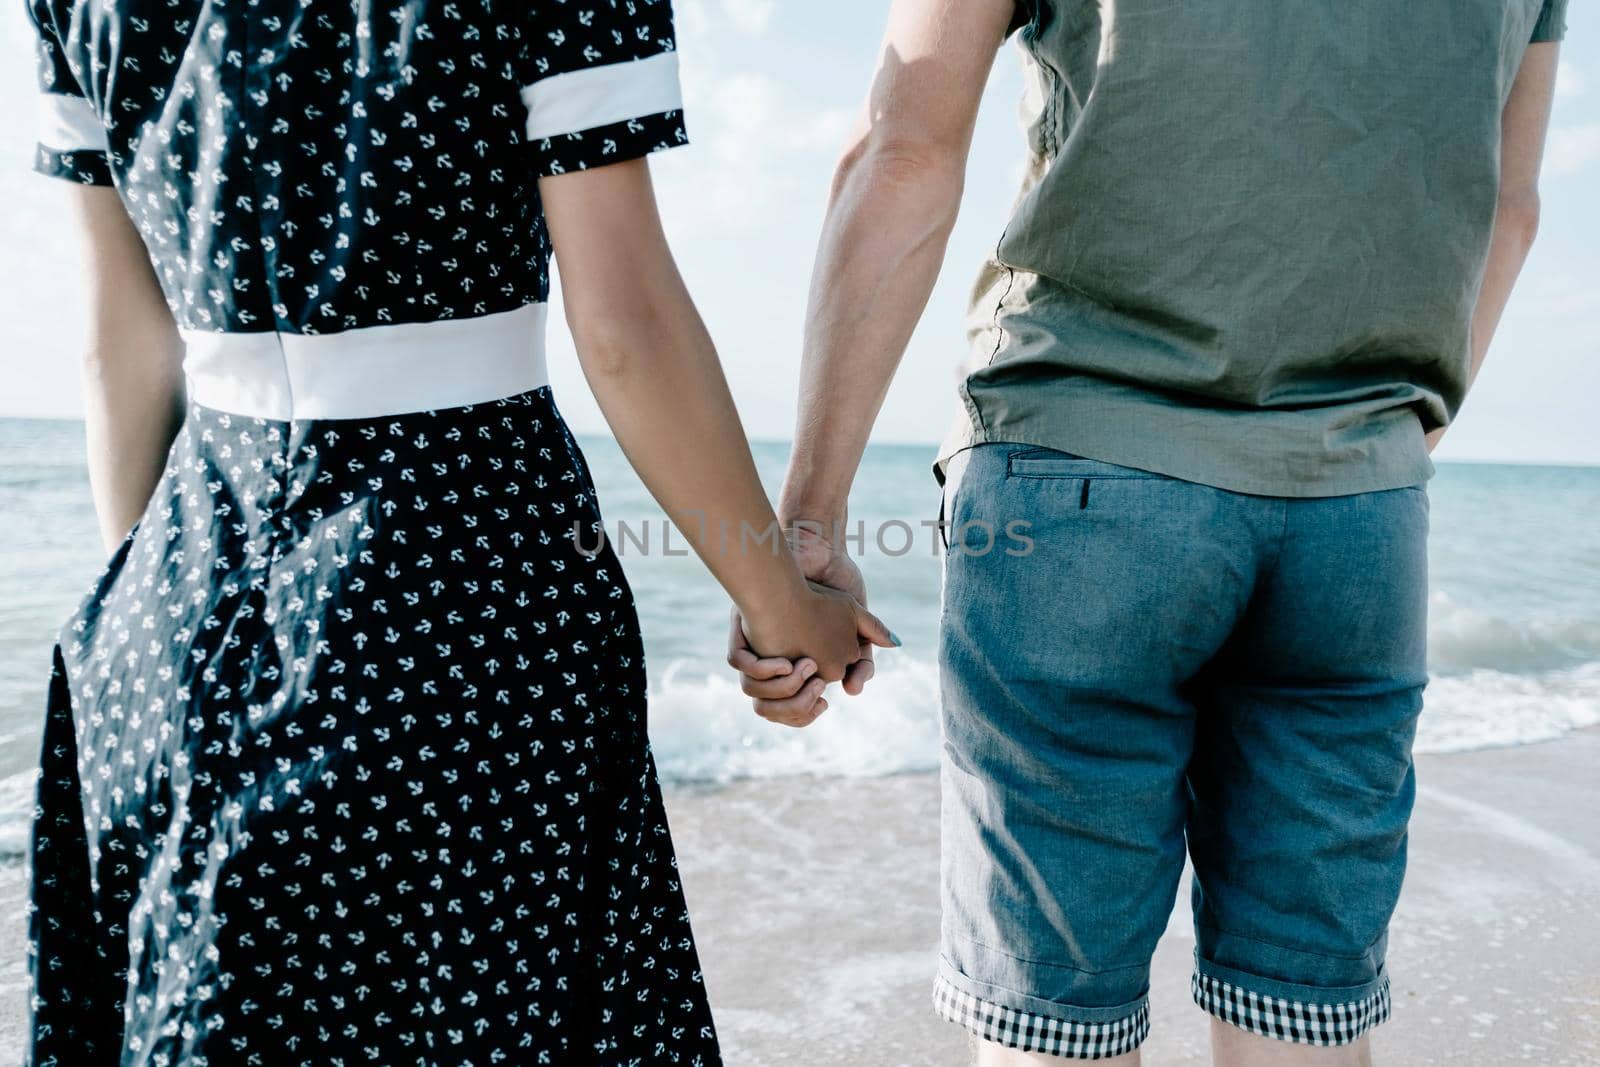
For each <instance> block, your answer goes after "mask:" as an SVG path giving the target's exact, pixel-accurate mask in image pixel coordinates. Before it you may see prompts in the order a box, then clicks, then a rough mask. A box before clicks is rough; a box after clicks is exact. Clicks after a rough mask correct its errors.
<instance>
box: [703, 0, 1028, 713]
mask: <svg viewBox="0 0 1600 1067" xmlns="http://www.w3.org/2000/svg"><path fill="white" fill-rule="evenodd" d="M1015 15H1016V4H1015V2H1014V0H895V3H894V5H893V7H892V8H891V10H890V12H889V28H888V31H887V33H886V35H885V39H884V44H883V50H882V53H881V56H880V58H879V62H878V69H877V71H876V73H875V74H874V76H873V82H872V88H871V91H870V93H869V95H868V98H867V103H866V107H865V108H864V109H863V111H862V114H861V116H860V118H859V119H858V120H857V123H856V126H855V129H854V130H853V131H852V134H851V138H850V141H849V143H848V145H847V146H846V148H845V151H844V155H843V158H842V159H841V160H840V161H839V165H838V168H837V170H836V172H835V174H834V180H833V189H832V195H831V197H830V199H829V203H828V212H827V217H826V219H825V220H824V222H823V228H822V238H821V242H820V244H819V246H818V249H817V261H816V266H815V268H814V269H813V272H812V281H811V299H810V304H809V307H808V310H807V316H806V330H805V341H804V350H803V356H802V362H801V370H800V410H799V417H798V420H797V425H796V428H795V441H794V451H793V453H792V455H791V458H790V461H789V473H788V477H787V478H786V480H785V483H784V488H783V493H782V495H781V497H780V498H779V504H778V517H779V518H780V519H781V520H782V521H783V523H784V524H785V526H786V527H788V528H789V529H790V530H791V531H792V534H791V536H793V538H794V541H795V548H796V555H797V556H798V558H799V559H800V562H801V565H802V567H804V568H805V571H806V574H807V575H808V576H809V577H811V578H812V579H814V580H816V581H818V582H822V583H825V584H827V585H829V586H833V587H836V588H841V589H846V590H848V591H850V592H851V593H852V594H854V595H855V596H857V597H858V598H861V599H863V601H864V599H865V589H864V585H863V583H862V581H861V574H860V571H859V570H858V569H857V568H856V566H855V562H854V561H853V560H851V559H850V558H849V556H848V555H847V554H846V553H845V552H844V550H843V546H842V545H840V544H838V543H837V541H838V538H837V536H836V535H837V533H839V532H840V531H842V528H843V524H844V520H845V513H846V508H847V504H848V501H849V496H850V485H851V483H852V482H853V481H854V480H855V475H856V469H857V467H859V466H860V464H861V455H862V452H863V451H864V450H865V448H866V444H867V438H868V436H869V435H870V434H871V432H872V424H873V422H874V421H876V419H877V417H878V411H879V409H880V408H881V407H882V406H883V399H884V396H885V394H886V393H887V392H888V389H889V382H890V380H891V379H892V378H893V377H894V372H895V368H896V367H898V366H899V363H900V359H901V357H902V356H903V355H904V354H905V348H906V344H907V342H909V341H910V339H911V334H912V331H913V330H915V329H916V325H917V321H918V320H919V319H920V318H921V317H922V312H923V309H924V308H925V307H926V306H927V303H928V296H929V294H930V293H932V291H933V285H934V282H935V281H936V280H937V279H938V277H939V268H940V265H941V264H942V263H943V261H944V252H945V245H946V243H947V242H948V240H949V238H950V231H951V229H952V228H953V227H954V225H955V220H956V212H957V209H958V208H959V207H960V204H961V190H962V185H963V181H964V177H965V173H966V167H967V154H968V151H969V150H970V148H971V144H972V130H973V126H974V125H975V123H976V121H977V116H978V105H979V104H980V103H981V101H982V99H983V89H984V86H985V84H986V83H987V82H988V80H989V72H990V70H991V69H992V68H993V66H994V57H995V53H996V52H997V51H998V49H999V47H1000V44H1001V42H1002V41H1003V40H1004V39H1005V35H1006V31H1007V29H1008V28H1009V26H1010V25H1011V23H1012V20H1013V18H1014V17H1015ZM819 531H820V533H819ZM739 633H740V631H739V625H738V620H737V618H735V620H734V626H733V629H732V632H731V640H730V643H729V649H728V662H729V664H730V665H732V666H733V667H734V669H736V670H738V671H739V672H740V673H741V674H743V675H744V679H743V683H742V684H743V688H744V691H745V693H746V694H747V695H749V696H751V697H754V698H755V708H756V711H757V712H758V713H759V714H761V715H763V716H765V717H767V718H771V719H778V720H780V721H785V722H790V723H794V724H804V723H805V722H809V721H811V720H813V719H815V718H816V717H817V716H818V715H819V714H821V713H822V711H823V710H825V709H826V708H827V702H826V701H825V700H823V699H822V686H821V685H820V684H819V682H818V681H817V680H815V679H812V678H811V677H810V675H809V673H808V672H809V664H806V663H804V662H802V663H800V664H790V663H788V662H786V661H783V660H777V659H767V660H763V659H759V658H757V657H756V656H755V655H754V654H753V653H752V652H751V651H750V649H748V648H747V647H744V646H743V645H742V643H741V642H740V640H739ZM861 653H862V655H861V659H860V661H859V662H857V663H856V664H855V665H854V666H852V667H851V668H850V672H849V674H848V675H846V677H845V679H844V687H845V691H846V692H850V693H859V692H861V689H862V687H863V686H864V685H865V684H866V682H867V681H868V679H870V678H871V677H872V673H873V670H874V666H873V662H872V650H871V648H870V647H867V646H863V647H862V649H861Z"/></svg>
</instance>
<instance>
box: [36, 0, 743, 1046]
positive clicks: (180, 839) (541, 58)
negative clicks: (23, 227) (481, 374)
mask: <svg viewBox="0 0 1600 1067" xmlns="http://www.w3.org/2000/svg"><path fill="white" fill-rule="evenodd" d="M29 10H30V14H31V15H32V18H33V23H34V25H35V28H36V30H37V34H38V42H39V56H40V86H41V89H42V90H43V91H44V92H46V93H47V94H50V95H49V96H47V97H46V102H47V104H48V105H50V106H51V107H54V108H56V110H57V112H59V113H60V114H61V115H64V116H66V118H67V121H65V122H64V123H63V125H64V127H66V128H68V135H69V136H78V137H83V138H85V139H86V140H85V142H84V143H76V142H75V143H72V144H67V145H63V144H60V143H58V142H44V141H43V138H41V140H42V143H41V148H40V152H39V156H38V159H37V164H36V166H37V169H39V170H41V171H43V172H44V173H46V174H51V175H54V176H57V177H61V178H66V179H68V180H72V181H76V182H81V183H86V184H93V185H110V186H112V187H113V188H114V189H115V190H116V192H117V194H118V195H119V196H120V198H121V200H122V202H123V203H124V205H125V206H126V208H127V210H128V212H129V215H130V217H131V218H132V219H133V221H134V222H135V223H136V225H137V226H138V228H139V232H140V233H141V235H142V236H143V239H144V242H145V244H146V247H147V249H148V251H149V254H150V258H151V262H152V264H153V267H154V272H155V276H156V278H157V279H158V281H159V283H160V285H161V287H162V290H163V292H164V293H165V295H166V297H167V301H168V304H169V306H170V307H171V309H172V312H173V315H174V317H175V319H176V321H177V323H178V325H179V326H180V327H183V328H184V329H186V330H188V331H199V332H203V333H209V332H222V333H230V334H237V333H256V334H259V333H271V332H278V333H283V334H328V333H340V332H344V331H349V330H357V329H365V328H369V327H383V326H387V325H392V324H395V325H397V324H429V323H437V322H444V321H448V320H461V319H469V318H475V317H481V316H486V315H491V314H495V313H498V312H503V311H509V310H513V309H516V308H519V307H523V306H525V305H528V304H534V303H541V302H543V301H545V300H546V299H547V297H548V288H549V278H548V274H549V257H550V249H549V241H548V237H547V234H546V229H545V222H544V218H543V214H542V209H541V205H540V201H539V195H538V186H537V182H538V180H539V178H540V177H541V176H549V175H555V174H560V173H565V172H571V171H577V170H583V169H586V168H590V167H596V166H602V165H606V164H610V163H615V162H619V161H623V160H627V159H633V158H637V157H639V156H642V155H645V154H647V153H649V152H653V151H655V150H657V149H661V148H667V147H671V146H673V145H676V144H680V143H683V142H684V140H685V136H684V130H683V124H682V118H681V115H680V114H679V113H678V111H677V110H676V107H677V105H676V94H675V92H673V93H667V94H665V95H663V96H661V97H660V98H659V100H657V103H659V104H660V105H661V106H659V107H652V106H648V100H649V99H651V98H650V97H649V93H648V92H645V93H643V94H641V92H640V91H639V89H638V86H637V85H636V86H634V89H633V90H632V91H631V92H630V93H625V94H624V95H626V96H627V99H628V100H630V101H634V102H637V101H639V100H645V101H646V104H645V105H641V106H640V107H639V108H638V109H637V110H639V111H640V113H639V114H637V115H632V116H631V117H624V118H622V119H620V120H618V119H617V116H616V108H615V107H614V106H610V105H607V104H606V103H605V101H603V100H602V101H600V103H599V104H598V105H595V104H594V102H593V101H592V100H591V101H590V103H589V104H588V105H584V104H583V103H582V101H581V100H580V101H579V102H578V103H577V104H574V103H573V102H572V101H570V100H569V101H566V102H565V103H562V104H561V108H562V109H563V110H562V113H563V114H569V115H576V116H579V117H580V118H581V117H582V116H584V115H586V114H587V115H589V116H590V117H592V118H595V119H596V121H595V122H594V123H592V124H587V123H585V122H582V121H577V122H576V124H575V127H574V128H573V129H571V130H569V131H566V132H562V133H559V134H556V135H553V136H549V137H544V136H541V137H540V138H538V139H530V138H529V137H528V136H527V130H528V129H530V128H532V126H531V125H530V121H531V118H530V115H529V111H528V109H529V105H528V104H527V103H525V102H524V96H523V93H524V90H527V89H529V87H530V86H536V85H538V84H539V83H540V82H545V84H546V87H547V88H553V87H555V86H557V85H560V84H567V83H566V82H561V81H559V79H561V78H562V77H563V76H566V75H575V74H581V73H583V72H588V71H608V73H607V76H606V78H607V79H609V80H605V79H603V80H602V81H603V82H604V83H605V84H622V85H624V86H625V85H626V82H627V79H628V77H629V75H628V74H627V72H628V71H629V70H630V69H639V68H636V67H635V65H636V64H639V65H640V66H641V67H642V66H644V65H646V64H645V63H644V61H648V60H651V59H656V60H658V61H659V59H660V57H661V56H662V55H663V54H665V53H669V52H671V51H672V49H673V47H674V43H673V34H672V16H671V10H670V7H669V4H668V2H667V0H531V2H521V3H516V4H512V3H509V2H505V0H404V2H395V3H382V4H373V3H371V2H370V0H296V2H293V3H280V2H277V0H119V2H118V3H116V4H109V3H105V2H104V0H29ZM658 69H659V63H658ZM546 79H553V80H551V81H546ZM646 81H648V79H646ZM588 84H589V86H590V89H591V90H592V88H593V86H594V85H595V84H597V83H595V82H593V81H591V82H589V83H588ZM651 84H656V85H659V79H657V80H656V81H655V82H652V83H651ZM547 95H548V94H547ZM557 95H559V94H557ZM579 95H580V96H581V95H582V94H579ZM590 95H591V96H592V95H593V94H592V92H591V93H590ZM558 103H560V102H559V101H558ZM585 106H587V107H588V108H589V110H588V111H586V110H585ZM86 116H87V118H86ZM602 119H603V121H601V120H602ZM546 125H547V124H546ZM541 129H544V127H541ZM101 130H103V141H104V150H95V149H91V148H87V147H85V146H84V145H85V143H87V139H89V138H90V137H91V135H92V137H93V138H94V139H99V138H100V136H101V134H100V131H101ZM53 136H60V131H59V130H57V131H54V133H53ZM599 521H600V517H599V512H598V510H597V506H596V503H595V500H594V490H593V486H592V484H591V482H590V479H589V475H588V471H587V468H586V467H585V465H584V460H583V457H582V454H581V453H580V451H579V450H578V448H577V445H576V443H575V442H574V440H573V439H572V436H571V434H570V433H569V432H568V430H567V428H566V426H565V424H564V423H563V422H562V420H561V417H560V415H559V413H558V412H557V410H556V408H555V405H554V402H553V400H552V399H551V397H550V394H549V391H548V389H537V390H533V391H531V392H525V393H520V394H518V395H516V396H512V397H507V398H505V399H502V400H498V401H492V402H489V403H482V404H474V405H472V406H470V407H456V408H447V409H442V410H438V411H427V412H413V413H409V414H402V415H395V416H388V417H382V418H362V419H329V420H296V421H272V420H263V419H256V418H247V417H244V416H241V415H235V414H228V413H225V412H222V411H217V410H212V409H208V408H204V407H198V406H196V407H192V408H191V410H190V411H189V413H188V416H187V419H186V421H185V424H184V427H183V429H182V431H181V432H180V434H179V437H178V440H177V441H176V442H175V444H174V445H173V447H172V450H171V453H170V455H169V458H168V465H167V470H166V474H165V477H164V478H163V480H162V481H161V483H160V485H159V486H158V487H157V489H156V491H155V493H154V495H153V496H152V498H151V501H150V503H149V506H148V508H147V510H146V511H145V513H144V516H143V518H142V519H141V520H140V522H139V523H138V524H137V525H136V526H135V528H134V529H133V531H132V532H131V533H130V534H129V536H128V538H127V539H126V540H125V541H124V542H123V544H122V546H121V548H120V549H119V551H118V552H117V553H116V554H115V555H114V556H113V558H112V559H111V561H110V562H109V563H108V565H107V567H106V569H105V570H104V572H103V573H102V574H101V575H100V577H99V579H98V581H97V583H96V585H95V588H94V589H93V590H92V592H91V593H90V594H89V595H88V596H87V597H86V598H85V599H84V601H83V603H82V604H81V605H80V606H79V608H78V610H77V611H76V613H75V614H74V615H73V617H72V618H71V619H70V620H69V622H68V624H67V626H66V627H65V628H64V630H63V632H62V635H61V638H60V641H59V644H58V646H57V650H56V656H55V663H54V676H53V679H52V684H51V690H50V701H49V706H48V709H47V710H48V715H47V721H46V729H45V738H44V745H43V751H42V756H41V774H40V778H39V784H38V804H37V807H36V819H35V824H34V831H33V841H32V846H31V849H30V878H31V879H32V883H31V903H30V914H29V924H30V927H29V930H30V934H29V971H30V978H31V983H32V996H31V1011H32V1027H31V1031H30V1033H31V1043H30V1047H29V1050H28V1062H29V1063H30V1064H36V1065H39V1067H45V1065H53V1067H80V1065H81V1067H92V1065H96V1064H137V1065H149V1067H177V1065H180V1064H181V1065H185V1067H224V1065H226V1067H234V1065H258V1064H259V1065H270V1067H298V1065H306V1067H310V1065H316V1067H346V1065H353V1064H386V1065H411V1067H485V1065H490V1064H510V1065H515V1067H523V1065H527V1064H600V1065H612V1064H641V1065H642V1064H650V1065H655V1064H683V1065H711V1064H715V1063H718V1062H719V1060H718V1052H717V1043H716V1036H715V1032H714V1028H713V1024H712V1020H711V1015H710V1012H709V1009H708V1007H707V1005H706V997H705V991H704V986H703V983H702V980H701V976H700V972H699V964H698V961H697V955H696V951H695V946H694V940H693V937H692V934H691V931H690V927H689V922H688V917H687V912H686V908H685V905H684V900H683V895H682V890H681V887H680V883H679V879H678V873H677V866H676V859H675V857H674V854H673V850H672V844H671V839H670V836H669V834H668V830H667V824H666V819H665V814H664V811H663V809H662V804H661V799H660V795H659V788H658V785H657V781H656V773H655V767H654V763H653V760H652V757H651V754H650V749H649V744H648V739H647V734H646V721H647V715H646V703H645V677H646V676H645V669H644V663H643V651H642V645H641V642H640V638H639V633H638V620H637V617H636V614H635V611H634V608H633V603H632V596H631V593H630V591H629V589H628V587H627V584H626V582H625V580H624V578H623V576H622V573H621V570H620V567H619V566H618V563H617V560H616V559H615V557H614V555H612V554H611V552H610V551H609V549H603V550H602V551H600V552H599V553H598V554H593V553H592V552H590V553H586V552H585V551H584V549H586V548H590V547H592V544H593V543H594V532H595V531H596V530H597V529H598V528H599V527H598V524H599ZM585 531H586V533H585V539H584V540H582V541H581V542H580V540H579V533H580V532H585Z"/></svg>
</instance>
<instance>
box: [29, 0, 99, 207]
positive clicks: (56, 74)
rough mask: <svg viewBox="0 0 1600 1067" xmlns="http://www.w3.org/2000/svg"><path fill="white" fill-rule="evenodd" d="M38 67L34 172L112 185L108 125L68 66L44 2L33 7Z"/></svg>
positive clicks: (31, 4) (33, 3) (35, 1)
mask: <svg viewBox="0 0 1600 1067" xmlns="http://www.w3.org/2000/svg"><path fill="white" fill-rule="evenodd" d="M28 20H29V22H30V23H31V24H32V26H33V30H34V35H35V47H36V49H37V52H38V63H39V101H38V107H39V146H38V148H37V149H36V150H35V152H34V160H33V169H34V170H36V171H38V172H39V173H40V174H46V175H49V176H50V177H52V178H65V179H67V180H68V181H75V182H81V183H83V184H84V185H110V184H112V181H111V163H110V155H109V145H108V143H107V139H106V127H105V123H103V122H102V121H101V120H100V116H99V114H98V113H96V111H95V109H94V105H93V104H91V103H90V102H89V100H88V99H87V98H86V97H85V96H84V95H83V89H82V87H81V86H80V85H79V82H78V76H77V75H76V74H75V73H73V71H72V67H71V66H70V65H69V64H68V62H67V51H66V49H65V48H64V47H63V46H62V43H61V38H60V36H59V35H58V34H57V31H56V27H55V23H54V19H53V16H51V15H50V13H49V11H48V10H47V8H46V5H45V4H43V3H41V2H39V0H30V2H29V3H28Z"/></svg>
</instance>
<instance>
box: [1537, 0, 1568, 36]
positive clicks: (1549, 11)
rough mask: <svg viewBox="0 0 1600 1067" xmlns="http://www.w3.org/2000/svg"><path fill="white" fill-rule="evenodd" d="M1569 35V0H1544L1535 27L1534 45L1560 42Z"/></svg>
mask: <svg viewBox="0 0 1600 1067" xmlns="http://www.w3.org/2000/svg"><path fill="white" fill-rule="evenodd" d="M1566 35H1567V0H1544V7H1543V8H1541V9H1540V11H1539V21H1538V22H1537V23H1535V24H1534V27H1533V43H1534V44H1538V43H1539V42H1540V41H1559V40H1561V39H1562V38H1563V37H1565V36H1566Z"/></svg>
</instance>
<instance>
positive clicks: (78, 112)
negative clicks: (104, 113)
mask: <svg viewBox="0 0 1600 1067" xmlns="http://www.w3.org/2000/svg"><path fill="white" fill-rule="evenodd" d="M39 143H40V144H42V145H44V146H45V147H46V148H49V149H51V150H52V151H56V152H86V151H87V152H107V151H109V150H110V148H111V145H110V142H109V141H108V140H107V139H106V128H105V124H104V123H102V122H101V121H100V116H99V115H97V114H95V111H94V106H93V105H92V104H90V103H89V101H87V100H85V99H84V98H83V97H81V96H69V95H67V94H66V93H41V94H40V95H39Z"/></svg>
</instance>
